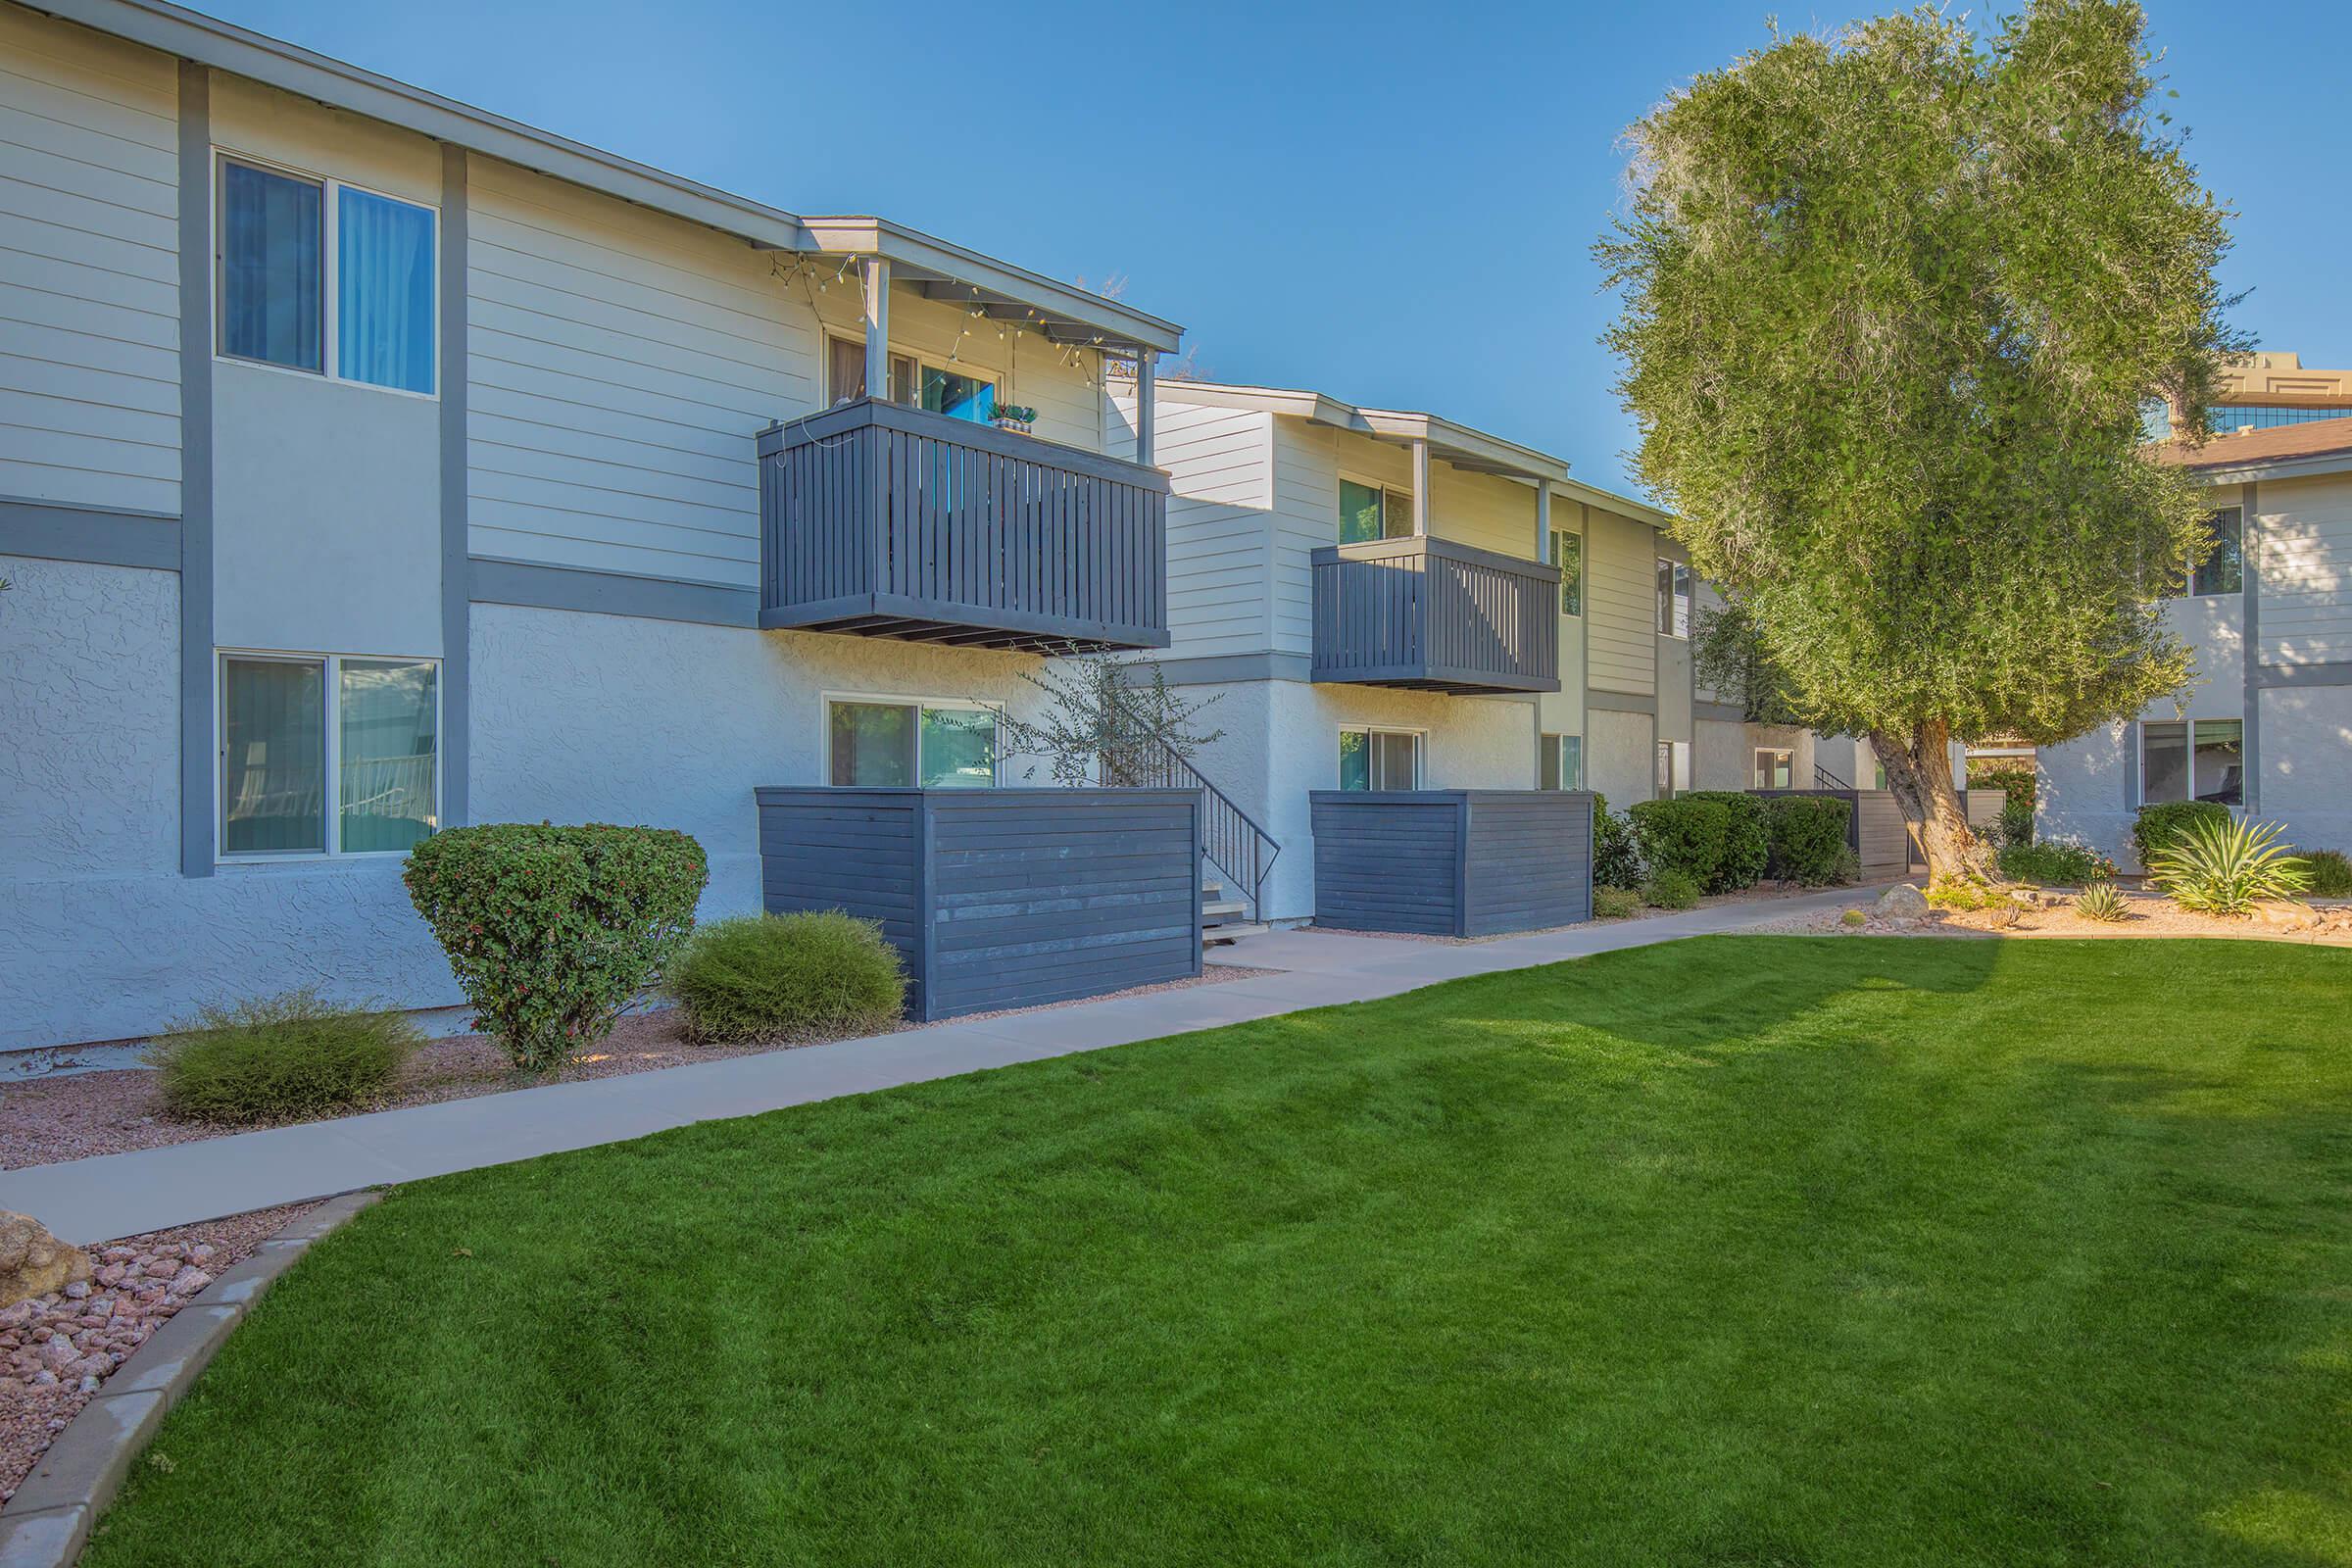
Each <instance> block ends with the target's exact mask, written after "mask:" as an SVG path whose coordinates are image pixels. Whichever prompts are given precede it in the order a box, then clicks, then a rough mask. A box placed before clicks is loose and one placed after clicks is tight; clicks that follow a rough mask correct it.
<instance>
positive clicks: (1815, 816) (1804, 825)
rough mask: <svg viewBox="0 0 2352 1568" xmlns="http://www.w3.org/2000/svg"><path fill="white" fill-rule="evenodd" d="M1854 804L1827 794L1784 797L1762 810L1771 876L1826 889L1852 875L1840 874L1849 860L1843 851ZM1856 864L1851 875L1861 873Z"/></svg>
mask: <svg viewBox="0 0 2352 1568" xmlns="http://www.w3.org/2000/svg"><path fill="white" fill-rule="evenodd" d="M1853 810H1854V808H1853V805H1852V803H1850V802H1847V801H1841V800H1839V799H1838V798H1837V797H1835V796H1829V795H1783V796H1779V797H1776V798H1775V799H1773V800H1772V801H1771V802H1769V803H1768V804H1767V806H1766V808H1765V825H1766V828H1767V830H1768V831H1769V833H1770V835H1771V842H1772V864H1771V870H1772V874H1773V875H1774V876H1777V877H1779V878H1780V879H1781V880H1783V881H1785V882H1797V883H1801V884H1803V885H1804V886H1806V887H1809V888H1819V887H1828V886H1830V885H1831V884H1833V883H1836V882H1839V881H1852V880H1853V876H1841V875H1840V874H1839V873H1840V871H1841V869H1842V868H1843V865H1844V862H1845V860H1846V859H1847V858H1851V857H1852V851H1850V850H1848V849H1847V848H1846V843H1845V830H1846V823H1847V820H1848V819H1849V818H1850V817H1851V816H1852V815H1853ZM1860 869H1861V868H1860V864H1859V862H1858V861H1857V863H1856V865H1855V870H1854V875H1859V874H1860Z"/></svg>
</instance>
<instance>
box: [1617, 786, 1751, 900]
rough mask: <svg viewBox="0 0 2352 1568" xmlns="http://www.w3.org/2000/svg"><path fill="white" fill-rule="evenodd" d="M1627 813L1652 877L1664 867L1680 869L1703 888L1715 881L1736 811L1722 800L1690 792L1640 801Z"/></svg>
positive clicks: (1643, 859) (1698, 886)
mask: <svg viewBox="0 0 2352 1568" xmlns="http://www.w3.org/2000/svg"><path fill="white" fill-rule="evenodd" d="M1627 814H1628V815H1630V816H1631V817H1632V818H1633V819H1634V839H1635V842H1636V843H1638V844H1639V845H1641V847H1642V864H1643V865H1644V866H1646V867H1647V868H1648V870H1649V874H1650V877H1651V879H1652V880H1655V878H1656V877H1657V875H1658V873H1659V872H1661V871H1680V872H1682V873H1683V874H1684V875H1685V876H1688V877H1689V878H1690V879H1691V883H1692V885H1693V886H1695V887H1697V888H1699V889H1702V890H1703V889H1705V888H1707V887H1709V886H1711V885H1713V883H1714V880H1715V874H1716V870H1717V868H1718V867H1719V866H1721V865H1722V863H1723V854H1724V846H1725V844H1726V843H1727V841H1728V840H1729V839H1730V837H1731V831H1732V813H1731V811H1730V809H1728V808H1726V807H1725V806H1724V804H1723V803H1722V802H1721V801H1702V800H1694V799H1693V798H1691V796H1688V795H1684V796H1678V797H1676V798H1675V799H1672V800H1665V801H1637V802H1635V803H1634V807H1633V809H1632V810H1631V811H1629V812H1628V813H1627Z"/></svg>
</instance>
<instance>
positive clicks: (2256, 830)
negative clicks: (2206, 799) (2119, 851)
mask: <svg viewBox="0 0 2352 1568" xmlns="http://www.w3.org/2000/svg"><path fill="white" fill-rule="evenodd" d="M2148 879H2149V880H2150V881H2152V882H2154V883H2155V884H2156V885H2157V886H2158V887H2160V888H2162V889H2163V890H2164V895H2165V897H2166V898H2169V899H2171V900H2172V901H2173V902H2174V903H2175V904H2177V905H2179V906H2180V907H2182V908H2183V909H2193V910H2195V911H2196V912H2197V913H2199V914H2218V915H2241V914H2249V913H2251V912H2253V908H2254V906H2255V905H2257V904H2259V903H2261V902H2262V901H2263V900H2265V899H2292V898H2294V897H2295V896H2296V895H2298V894H2300V893H2302V892H2304V891H2305V890H2307V889H2308V888H2309V887H2310V886H2311V868H2310V867H2309V866H2308V865H2307V864H2306V863H2305V862H2304V861H2303V860H2301V859H2300V858H2297V857H2296V856H2295V855H2294V854H2292V853H2291V852H2290V851H2289V850H2288V849H2287V847H2286V846H2285V845H2284V844H2281V843H2280V842H2279V841H2278V827H2277V825H2275V824H2273V823H2269V822H2241V821H2238V820H2237V819H2236V818H2234V817H2229V816H2225V817H2224V818H2223V820H2221V821H2219V822H2216V821H2212V820H2210V819H2208V820H2202V821H2192V822H2190V823H2189V824H2188V825H2187V826H2186V827H2183V828H2181V829H2180V832H2179V833H2178V834H2177V835H2176V836H2175V838H2174V840H2173V842H2172V843H2171V844H2169V845H2167V846H2165V847H2163V848H2161V849H2159V850H2157V852H2156V854H2155V856H2154V857H2153V858H2151V859H2150V860H2149V861H2148Z"/></svg>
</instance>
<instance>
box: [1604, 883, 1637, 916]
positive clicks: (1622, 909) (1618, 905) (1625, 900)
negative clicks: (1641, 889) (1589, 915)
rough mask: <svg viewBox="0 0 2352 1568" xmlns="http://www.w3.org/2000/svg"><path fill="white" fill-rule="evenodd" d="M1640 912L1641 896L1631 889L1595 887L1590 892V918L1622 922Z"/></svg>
mask: <svg viewBox="0 0 2352 1568" xmlns="http://www.w3.org/2000/svg"><path fill="white" fill-rule="evenodd" d="M1641 910H1642V895H1641V894H1639V893H1636V892H1635V891H1634V890H1633V889H1632V888H1612V887H1595V888H1593V919H1595V920H1622V919H1624V918H1625V917H1626V916H1627V915H1629V914H1639V913H1640V912H1641Z"/></svg>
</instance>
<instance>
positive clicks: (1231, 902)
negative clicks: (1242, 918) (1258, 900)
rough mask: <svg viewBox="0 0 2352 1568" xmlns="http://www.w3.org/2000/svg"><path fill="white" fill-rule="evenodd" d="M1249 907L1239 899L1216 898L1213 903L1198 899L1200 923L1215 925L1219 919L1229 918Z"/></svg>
mask: <svg viewBox="0 0 2352 1568" xmlns="http://www.w3.org/2000/svg"><path fill="white" fill-rule="evenodd" d="M1249 908H1250V906H1248V905H1247V904H1244V903H1243V902H1242V901H1241V900H1239V899H1218V900H1217V901H1215V902H1214V903H1211V902H1210V901H1209V900H1207V899H1202V900H1201V924H1202V925H1216V924H1218V923H1219V922H1220V921H1225V920H1230V919H1232V918H1234V917H1235V916H1236V915H1239V914H1244V913H1247V912H1248V911H1249Z"/></svg>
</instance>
